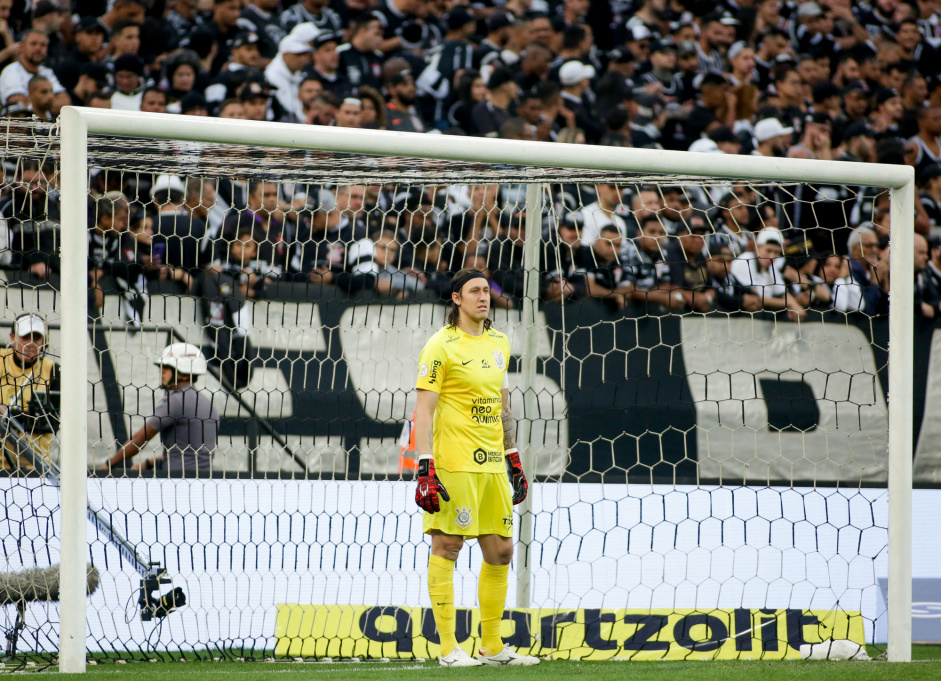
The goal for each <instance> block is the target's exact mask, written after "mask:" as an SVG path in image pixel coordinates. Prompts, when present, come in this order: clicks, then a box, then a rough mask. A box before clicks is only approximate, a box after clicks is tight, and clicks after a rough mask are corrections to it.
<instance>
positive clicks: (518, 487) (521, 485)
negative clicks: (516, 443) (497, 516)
mask: <svg viewBox="0 0 941 681" xmlns="http://www.w3.org/2000/svg"><path fill="white" fill-rule="evenodd" d="M506 472H507V475H509V476H510V485H512V487H513V505H514V506H516V505H517V504H519V503H521V502H522V501H523V499H525V498H526V493H527V492H528V491H529V483H528V482H526V474H525V473H523V464H522V463H520V453H519V451H517V449H516V448H515V447H514V448H512V449H508V450H506Z"/></svg>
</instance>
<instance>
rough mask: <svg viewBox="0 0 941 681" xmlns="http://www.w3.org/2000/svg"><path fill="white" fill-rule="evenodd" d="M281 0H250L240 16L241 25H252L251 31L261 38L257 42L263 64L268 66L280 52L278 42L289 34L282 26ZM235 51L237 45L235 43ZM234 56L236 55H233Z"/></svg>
mask: <svg viewBox="0 0 941 681" xmlns="http://www.w3.org/2000/svg"><path fill="white" fill-rule="evenodd" d="M280 4H281V3H280V2H279V0H250V2H249V3H248V4H247V5H246V6H245V7H244V8H243V9H242V15H241V16H240V17H239V25H240V26H250V27H251V28H250V30H249V32H250V33H252V34H254V35H255V36H256V37H257V38H258V39H259V40H258V42H257V43H255V44H256V45H257V46H258V47H257V50H258V51H259V52H260V58H261V59H262V60H263V64H260V65H259V68H260V67H261V66H267V62H269V61H271V60H272V59H273V58H274V56H275V54H277V52H278V44H279V43H280V42H281V39H282V38H283V37H284V36H285V35H287V32H286V31H285V30H284V28H283V27H282V26H281V21H280V14H279V12H278V7H279V5H280ZM232 51H233V53H234V51H235V47H234V45H233V50H232ZM233 56H234V55H233Z"/></svg>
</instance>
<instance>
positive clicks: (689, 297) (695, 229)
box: [648, 215, 732, 312]
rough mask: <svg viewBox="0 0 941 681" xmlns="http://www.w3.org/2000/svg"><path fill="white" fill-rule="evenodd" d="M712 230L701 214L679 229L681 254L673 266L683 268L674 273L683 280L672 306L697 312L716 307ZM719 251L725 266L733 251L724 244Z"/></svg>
mask: <svg viewBox="0 0 941 681" xmlns="http://www.w3.org/2000/svg"><path fill="white" fill-rule="evenodd" d="M648 224H649V223H648ZM710 232H711V230H710V228H709V225H708V224H706V221H705V220H704V219H703V218H702V216H701V215H696V216H693V218H692V219H690V220H689V221H688V222H685V223H682V224H681V226H680V228H679V230H678V232H677V241H678V242H679V245H680V255H679V258H678V266H677V267H675V268H673V269H678V270H679V272H678V273H677V274H676V275H674V276H675V277H676V278H677V279H678V280H679V282H680V288H679V289H674V290H673V291H672V292H671V294H670V307H674V308H676V307H679V308H683V307H685V308H686V309H688V310H693V311H695V312H709V311H710V310H713V309H714V308H715V307H716V305H717V302H716V296H717V290H716V288H717V282H716V281H715V279H714V276H713V270H712V269H711V268H710V261H711V258H710V255H709V253H708V252H707V250H706V239H707V238H708V235H709V234H710ZM716 251H717V252H718V253H719V254H721V255H722V256H724V257H722V258H721V260H719V261H718V262H720V263H721V264H722V265H724V264H725V263H727V262H728V261H730V260H731V259H732V258H731V255H732V253H731V251H730V250H728V248H727V247H724V246H720V247H719V248H717V249H716ZM725 254H728V255H727V256H726V255H725ZM724 269H725V268H724V267H723V268H722V271H723V273H724ZM677 294H679V295H677Z"/></svg>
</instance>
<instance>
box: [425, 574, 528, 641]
mask: <svg viewBox="0 0 941 681" xmlns="http://www.w3.org/2000/svg"><path fill="white" fill-rule="evenodd" d="M509 571H510V566H509V565H490V564H488V563H486V562H485V563H484V564H483V565H482V566H481V568H480V579H479V580H478V581H477V600H479V601H480V647H481V648H482V649H483V653H484V654H485V655H496V654H497V653H499V652H500V651H501V650H503V639H502V638H501V637H500V621H501V620H502V619H503V608H504V607H506V580H507V573H509ZM451 612H452V613H453V612H454V609H453V608H452V610H451ZM435 616H436V617H437V612H435Z"/></svg>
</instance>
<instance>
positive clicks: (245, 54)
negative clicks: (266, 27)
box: [220, 31, 280, 75]
mask: <svg viewBox="0 0 941 681" xmlns="http://www.w3.org/2000/svg"><path fill="white" fill-rule="evenodd" d="M260 44H261V38H259V37H258V34H257V33H255V32H253V31H241V32H240V33H238V35H236V36H235V37H234V38H233V39H232V49H231V52H230V54H231V58H230V60H229V61H228V62H226V64H225V65H224V66H223V67H222V72H223V73H225V72H226V71H228V72H229V73H232V72H237V71H244V70H245V69H258V68H261V66H262V58H261V52H260V51H259V45H260ZM278 45H280V41H279V42H277V43H275V50H277V46H278ZM275 54H277V52H275ZM274 56H275V55H271V57H269V58H268V61H269V62H270V61H271V59H272V58H273V57H274ZM267 65H268V64H265V66H267ZM220 75H221V74H220Z"/></svg>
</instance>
